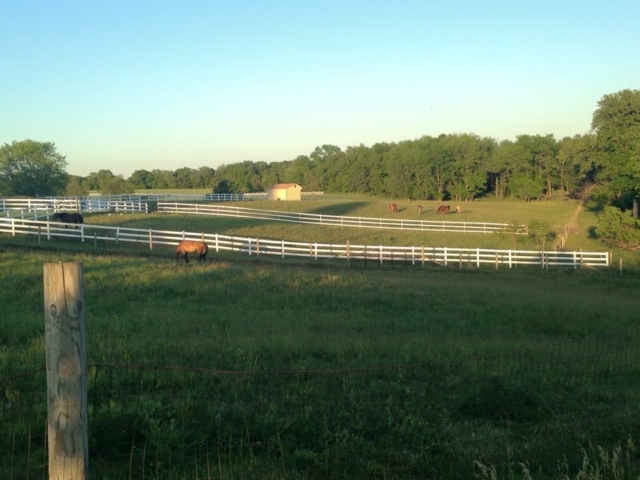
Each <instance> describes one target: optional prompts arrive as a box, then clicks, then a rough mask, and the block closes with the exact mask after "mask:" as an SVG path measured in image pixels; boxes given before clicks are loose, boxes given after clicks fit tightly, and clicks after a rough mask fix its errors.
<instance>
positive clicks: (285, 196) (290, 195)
mask: <svg viewBox="0 0 640 480" xmlns="http://www.w3.org/2000/svg"><path fill="white" fill-rule="evenodd" d="M267 200H302V187H301V186H300V185H298V184H297V183H276V184H275V185H272V186H271V187H269V190H267Z"/></svg>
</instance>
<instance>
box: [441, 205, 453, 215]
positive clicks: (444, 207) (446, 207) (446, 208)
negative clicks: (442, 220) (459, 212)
mask: <svg viewBox="0 0 640 480" xmlns="http://www.w3.org/2000/svg"><path fill="white" fill-rule="evenodd" d="M449 210H451V206H450V205H440V207H438V213H442V214H445V213H449Z"/></svg>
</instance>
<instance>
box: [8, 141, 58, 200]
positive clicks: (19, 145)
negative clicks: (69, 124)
mask: <svg viewBox="0 0 640 480" xmlns="http://www.w3.org/2000/svg"><path fill="white" fill-rule="evenodd" d="M66 166H67V161H66V160H65V157H63V156H62V155H60V154H59V153H58V152H57V151H56V147H55V145H54V144H53V143H52V142H36V141H33V140H23V141H21V142H16V141H14V142H12V143H11V144H8V143H5V144H4V145H3V146H2V147H1V148H0V194H2V195H29V196H32V197H38V196H50V195H58V194H61V193H63V192H64V189H65V187H66V186H67V182H68V180H69V175H68V174H67V172H66V170H65V168H66Z"/></svg>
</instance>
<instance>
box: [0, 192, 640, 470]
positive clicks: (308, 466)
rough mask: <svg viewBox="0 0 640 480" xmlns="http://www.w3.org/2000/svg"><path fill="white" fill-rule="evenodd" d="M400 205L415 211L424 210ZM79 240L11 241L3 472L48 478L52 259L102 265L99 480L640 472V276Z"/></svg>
mask: <svg viewBox="0 0 640 480" xmlns="http://www.w3.org/2000/svg"><path fill="white" fill-rule="evenodd" d="M387 203H388V201H375V200H371V199H366V198H361V199H353V198H352V199H347V200H344V199H342V200H335V199H334V200H333V201H326V200H322V201H309V202H296V203H287V202H271V203H268V202H244V203H242V204H240V206H244V207H251V208H269V209H276V207H277V208H283V209H284V208H291V209H295V208H301V209H302V208H305V209H310V210H308V211H311V210H314V209H315V211H316V212H317V211H323V212H325V213H327V212H329V211H331V212H334V213H331V214H338V215H341V214H342V215H347V214H348V215H352V216H359V215H360V216H373V217H376V216H389V215H391V214H389V213H388V212H386V211H385V209H386V204H387ZM396 203H398V205H399V207H400V211H399V213H398V215H413V212H411V211H409V208H408V207H407V208H406V209H405V208H403V204H402V203H401V202H396ZM425 203H426V202H425ZM407 204H410V203H409V202H407ZM411 204H413V202H412V203H411ZM529 205H534V206H543V207H542V208H544V209H548V210H535V209H533V210H529V208H528V207H529ZM468 206H469V210H468V213H467V215H468V216H469V217H473V220H471V219H470V220H469V221H489V218H490V216H491V215H494V214H495V210H496V209H498V210H499V209H503V210H502V212H503V216H504V217H506V218H510V219H511V220H514V221H518V222H527V221H528V220H529V219H531V218H539V219H556V220H553V222H554V223H557V224H558V225H561V224H562V225H563V224H564V222H565V221H568V219H569V218H570V217H571V215H572V214H573V211H574V210H575V205H573V204H571V203H570V202H566V203H565V202H562V203H560V202H557V203H554V202H548V203H543V202H535V203H532V204H522V205H520V204H515V203H513V204H511V203H506V202H505V203H504V204H503V203H501V202H473V203H472V204H471V203H470V204H469V205H468ZM521 206H522V207H526V208H520V207H521ZM476 208H477V210H476ZM376 210H382V211H381V212H379V213H374V212H375V211H376ZM340 212H343V213H340ZM354 212H355V213H354ZM431 214H432V215H433V217H434V218H436V214H435V212H433V213H426V214H423V217H426V216H428V215H431ZM464 214H465V213H464V211H463V214H461V215H464ZM455 216H456V215H455V214H452V215H451V217H455ZM416 217H417V213H416ZM86 221H87V223H88V224H91V223H94V224H113V225H122V226H130V227H134V228H154V229H160V230H162V229H167V230H189V231H204V232H211V233H214V232H218V233H224V234H227V235H229V234H234V235H247V236H252V237H259V238H285V239H290V240H300V241H314V239H313V238H310V237H316V236H317V238H315V241H318V242H332V241H333V242H344V240H346V239H349V240H350V241H351V242H352V243H360V242H362V243H365V244H370V243H380V244H399V245H402V244H416V245H419V244H422V243H417V242H418V241H422V242H424V244H425V245H433V246H441V245H448V246H454V245H451V244H450V243H449V242H453V241H458V242H460V243H461V246H482V245H478V243H477V242H479V241H486V242H507V240H504V239H502V238H501V237H499V236H493V235H479V234H467V235H462V234H457V235H456V234H421V233H409V232H404V231H382V230H380V231H367V230H360V229H350V230H349V231H345V229H340V228H337V227H333V228H327V227H316V226H310V225H291V224H287V223H277V224H274V223H268V222H262V221H254V220H242V219H234V218H231V219H229V218H222V217H220V218H218V217H205V216H188V217H183V216H179V215H173V214H158V213H154V214H148V215H147V214H128V215H118V214H112V215H87V218H86ZM495 221H504V219H502V220H495ZM507 221H509V220H507ZM593 221H594V217H593V216H592V215H591V214H590V213H589V212H586V213H583V214H581V216H580V217H579V221H578V223H577V225H576V227H575V232H574V233H572V234H571V236H570V240H571V238H572V237H575V242H576V245H580V246H579V247H578V248H584V249H585V250H587V249H589V250H591V249H593V250H602V249H603V248H602V245H601V244H599V242H598V240H597V239H595V238H591V237H590V235H589V233H588V232H589V229H590V228H591V226H592V222H593ZM246 232H250V233H246ZM358 235H361V236H358ZM414 235H415V236H414ZM405 242H406V243H405ZM427 242H433V243H427ZM441 242H442V243H441ZM465 242H468V243H465ZM462 244H464V245H462ZM500 245H505V244H499V243H491V244H489V243H488V244H487V246H492V247H499V246H500ZM80 247H81V246H80V245H79V244H78V243H77V242H75V241H55V242H46V241H45V240H42V242H41V243H40V244H38V242H37V240H35V239H34V238H31V239H28V240H27V239H20V238H18V237H16V238H14V239H12V238H9V237H6V236H4V237H2V238H1V239H0V284H1V285H2V288H1V289H0V301H2V304H3V305H4V306H5V307H4V309H3V316H4V318H5V320H4V321H3V322H0V382H1V385H2V392H3V393H2V396H1V397H0V398H2V403H1V405H0V412H1V415H2V419H1V420H0V432H1V433H0V450H2V451H3V452H11V454H10V455H9V454H7V455H5V456H4V457H3V459H2V460H0V471H3V472H10V473H11V478H27V477H28V478H42V477H43V472H44V468H45V460H44V435H43V433H42V432H43V431H44V422H45V418H46V407H45V406H44V405H43V398H44V396H45V393H46V391H45V383H44V382H45V380H44V376H43V375H42V374H41V373H35V374H33V375H26V374H25V373H26V372H29V371H32V370H38V369H39V368H41V367H42V366H43V364H44V359H45V346H44V339H43V335H44V332H43V330H44V313H43V305H42V300H43V282H42V265H43V264H44V263H49V262H69V261H71V262H82V264H83V270H84V280H85V305H86V308H85V312H86V323H87V327H86V328H87V342H88V347H87V350H88V351H87V356H88V362H89V364H90V368H89V424H90V450H91V459H90V462H91V471H92V478H98V479H121V478H132V479H134V478H135V479H137V478H150V479H193V478H206V479H209V478H218V479H237V478H271V479H303V478H305V479H306V478H312V479H315V478H318V479H320V478H323V479H325V478H332V479H333V478H343V479H354V478H355V479H357V478H362V479H375V478H379V479H405V478H415V479H423V478H438V479H440V478H442V479H449V478H461V479H467V478H469V479H470V478H500V479H503V478H504V479H515V478H518V479H519V478H523V479H524V478H535V479H559V478H568V479H573V478H576V479H577V478H585V479H586V478H589V479H590V478H593V479H595V478H637V476H638V474H639V473H640V456H639V454H638V452H637V451H636V447H635V446H634V444H633V440H634V439H635V440H636V441H637V432H638V431H640V428H639V427H640V421H639V420H638V415H637V412H638V410H639V408H640V349H638V348H637V345H638V340H640V331H639V330H638V329H637V320H638V312H639V311H640V296H638V294H637V292H638V288H639V287H640V285H639V284H638V278H637V276H636V275H630V274H625V275H620V274H619V273H618V272H617V271H616V269H611V270H608V271H603V270H581V269H578V270H574V269H558V270H553V269H552V270H549V271H543V270H540V269H512V270H509V269H501V270H499V271H497V272H496V271H494V270H493V269H481V270H476V269H473V268H463V269H461V270H460V269H458V268H450V269H445V268H440V267H438V268H425V269H420V268H415V269H402V268H397V269H390V268H388V267H387V268H381V269H377V268H367V269H364V268H348V267H347V266H346V265H330V264H326V263H310V262H308V261H301V262H297V261H287V262H276V261H268V260H267V261H265V260H264V259H262V258H261V259H259V260H258V259H256V258H255V257H252V258H247V257H243V258H242V261H239V259H236V258H234V257H229V256H224V257H217V256H216V255H211V258H210V259H209V262H208V263H207V264H206V265H198V264H197V263H191V264H189V265H186V264H184V263H176V262H175V260H174V258H173V256H172V255H171V252H170V249H166V250H160V251H157V252H156V251H155V250H154V252H153V254H150V253H149V251H148V250H145V249H144V248H143V247H125V246H122V245H121V246H117V247H116V246H112V247H110V248H103V247H99V248H98V249H97V251H94V249H93V246H92V245H91V244H90V243H89V244H85V245H84V248H80ZM598 247H599V248H598ZM505 248H508V246H506V245H505ZM625 258H631V259H632V257H631V256H628V257H625ZM629 261H631V260H629Z"/></svg>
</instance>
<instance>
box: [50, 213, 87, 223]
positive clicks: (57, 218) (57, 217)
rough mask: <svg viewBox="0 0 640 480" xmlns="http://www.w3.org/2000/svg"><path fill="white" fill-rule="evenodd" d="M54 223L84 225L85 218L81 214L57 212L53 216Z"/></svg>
mask: <svg viewBox="0 0 640 480" xmlns="http://www.w3.org/2000/svg"><path fill="white" fill-rule="evenodd" d="M51 219H52V220H53V221H54V222H62V223H75V224H80V223H84V218H83V217H82V214H80V213H68V212H56V213H54V214H53V215H52V216H51Z"/></svg>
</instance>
